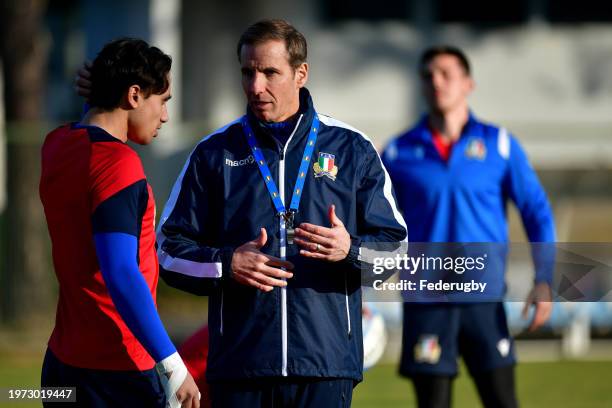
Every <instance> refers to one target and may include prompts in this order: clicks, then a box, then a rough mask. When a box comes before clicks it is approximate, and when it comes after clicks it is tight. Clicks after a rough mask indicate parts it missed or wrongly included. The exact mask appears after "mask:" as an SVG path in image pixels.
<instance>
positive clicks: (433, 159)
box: [383, 46, 555, 407]
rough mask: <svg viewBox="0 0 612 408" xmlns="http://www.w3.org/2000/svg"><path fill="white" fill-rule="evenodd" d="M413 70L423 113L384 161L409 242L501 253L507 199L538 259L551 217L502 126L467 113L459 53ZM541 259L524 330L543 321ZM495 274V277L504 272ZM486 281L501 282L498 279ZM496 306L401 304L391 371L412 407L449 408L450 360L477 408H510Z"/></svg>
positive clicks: (465, 73)
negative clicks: (398, 354)
mask: <svg viewBox="0 0 612 408" xmlns="http://www.w3.org/2000/svg"><path fill="white" fill-rule="evenodd" d="M419 71H420V72H419V74H420V77H421V82H422V89H423V94H424V97H425V100H426V102H427V105H428V108H429V111H428V113H427V115H425V116H424V117H423V118H422V119H421V121H420V122H419V123H418V124H417V125H416V126H415V127H414V128H412V129H410V130H409V131H407V132H406V133H404V134H402V135H401V136H399V137H398V138H396V139H394V140H393V141H392V142H391V143H390V144H389V145H388V147H387V148H386V149H385V151H384V154H383V161H384V163H385V165H386V166H387V168H388V169H389V174H390V176H391V179H392V180H393V185H394V187H395V189H396V191H397V197H398V201H399V203H400V208H401V209H402V210H403V214H404V216H405V217H406V222H407V224H408V230H409V231H410V241H411V242H415V243H425V242H431V243H462V244H468V245H469V243H498V244H491V247H494V248H496V247H500V246H502V245H504V243H506V242H507V240H508V232H507V220H506V205H507V202H508V201H509V200H511V201H513V202H514V203H515V205H516V206H517V208H518V210H519V212H520V215H521V217H522V220H523V224H524V226H525V229H526V232H527V235H528V238H529V240H530V241H531V242H532V243H535V244H534V245H532V248H534V254H537V253H539V252H540V250H539V249H538V248H540V249H542V247H543V249H544V250H543V251H542V253H544V252H547V251H548V250H549V249H552V246H553V245H552V244H553V243H554V241H555V227H554V221H553V216H552V211H551V208H550V205H549V203H548V199H547V198H546V193H545V192H544V190H543V188H542V186H541V185H540V182H539V181H538V178H537V175H536V173H535V172H534V170H533V168H532V167H531V166H530V164H529V162H528V160H527V156H526V155H525V152H524V151H523V149H522V147H521V146H520V144H519V143H518V141H517V140H516V139H515V138H514V137H513V136H511V135H510V134H509V133H508V132H507V131H506V130H505V129H503V128H499V127H497V126H493V125H490V124H487V123H484V122H482V121H480V120H479V119H477V118H476V117H475V116H474V114H473V113H471V112H470V110H469V107H468V103H467V98H468V95H469V94H470V93H471V92H472V90H473V88H474V81H473V79H472V77H471V74H470V65H469V62H468V59H467V57H466V56H465V54H464V53H463V52H462V51H461V50H459V49H458V48H455V47H448V46H441V47H434V48H431V49H428V50H426V51H425V52H424V53H423V56H422V58H421V61H420V64H419ZM499 243H502V244H499ZM435 245H436V244H431V245H430V246H431V247H432V248H433V247H435ZM468 245H466V246H468ZM547 246H548V247H547ZM437 248H441V246H438V247H437ZM504 254H505V252H504ZM502 257H503V256H502ZM497 260H498V261H500V264H502V265H504V264H505V257H503V259H501V258H500V259H496V260H494V259H490V261H497ZM548 261H549V259H547V258H546V257H543V258H542V259H538V257H537V256H534V264H535V267H536V274H535V280H534V287H533V289H532V291H531V293H530V294H529V296H528V299H527V302H526V304H525V311H524V312H525V313H526V312H527V310H528V308H529V307H530V306H531V305H532V304H535V313H534V317H533V320H532V322H531V326H530V329H531V330H534V329H536V328H537V327H539V326H541V325H542V324H543V323H544V322H546V320H547V319H548V318H549V316H550V311H551V303H550V285H551V283H552V269H550V268H549V266H550V263H549V262H548ZM487 272H489V271H487ZM495 272H499V274H500V275H503V267H502V268H500V270H498V271H493V273H495ZM489 278H491V277H489ZM493 279H498V280H500V281H503V276H499V277H497V278H493ZM502 286H503V285H502ZM421 299H425V298H421ZM501 300H502V299H501V298H500V299H499V302H489V303H485V302H478V301H473V302H470V301H469V298H468V299H465V300H464V302H463V303H427V302H425V303H417V302H414V303H411V302H406V303H404V329H403V345H402V358H401V365H400V372H401V374H403V375H405V376H408V377H410V378H411V379H412V381H413V384H414V387H415V390H416V394H417V399H418V405H419V407H449V406H450V404H451V388H452V380H453V378H454V377H455V376H456V375H457V357H458V355H459V354H461V355H462V356H463V359H464V361H465V363H466V365H467V367H468V370H469V372H470V374H471V375H472V377H473V378H474V381H475V383H476V386H477V388H478V392H479V394H480V397H481V400H482V402H483V404H484V405H485V406H486V407H516V406H517V402H516V396H515V385H514V364H515V358H514V346H513V343H512V339H511V336H510V334H509V332H508V327H507V324H506V315H505V311H504V306H503V303H502V302H501Z"/></svg>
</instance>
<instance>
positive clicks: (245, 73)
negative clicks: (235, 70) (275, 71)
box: [241, 68, 253, 78]
mask: <svg viewBox="0 0 612 408" xmlns="http://www.w3.org/2000/svg"><path fill="white" fill-rule="evenodd" d="M241 71H242V76H243V77H244V78H251V77H252V76H253V70H252V69H248V68H242V70H241Z"/></svg>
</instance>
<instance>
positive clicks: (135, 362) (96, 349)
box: [40, 124, 159, 370]
mask: <svg viewBox="0 0 612 408" xmlns="http://www.w3.org/2000/svg"><path fill="white" fill-rule="evenodd" d="M40 197H41V200H42V203H43V206H44V209H45V215H46V218H47V224H48V228H49V234H50V236H51V243H52V248H53V249H52V254H53V263H54V267H55V273H56V275H57V279H58V281H59V301H58V306H57V315H56V323H55V328H54V330H53V333H52V334H51V338H50V339H49V348H50V349H51V351H52V352H53V353H54V354H55V355H56V356H57V358H59V359H60V361H62V362H63V363H65V364H69V365H72V366H76V367H83V368H91V369H107V370H148V369H151V368H153V366H154V364H155V362H154V360H153V359H152V358H151V356H150V355H149V353H148V352H147V351H146V350H145V348H144V347H143V346H142V345H141V343H140V342H139V341H138V339H137V338H136V337H135V336H134V334H133V333H132V332H131V331H130V329H129V328H128V327H127V325H126V323H125V321H124V319H122V317H121V315H120V314H119V312H118V311H117V308H116V307H115V304H114V303H113V300H112V299H111V296H110V295H109V291H108V289H107V285H106V284H105V281H104V278H103V276H102V273H101V271H100V266H99V263H98V258H97V254H96V247H95V244H94V239H93V237H94V234H98V233H123V234H129V235H132V236H135V237H136V238H137V241H138V245H137V248H138V250H137V255H136V256H137V262H138V269H139V271H140V273H141V274H142V277H143V278H144V281H145V282H146V286H147V287H148V290H149V291H150V294H151V297H152V299H153V302H155V298H156V295H155V294H156V290H157V281H158V276H159V272H158V263H157V256H156V252H155V234H154V228H155V226H154V222H155V203H154V198H153V192H152V190H151V187H150V185H149V184H148V183H147V181H146V177H145V174H144V170H143V168H142V163H141V161H140V159H139V157H138V155H137V154H136V152H135V151H134V150H132V149H131V148H130V147H129V146H128V145H127V144H125V143H123V142H122V141H121V140H119V139H117V138H114V137H113V136H111V135H109V134H108V133H106V132H105V131H104V130H102V129H100V128H96V127H79V126H77V125H75V124H72V125H66V126H62V127H60V128H58V129H56V130H54V131H52V132H51V133H50V134H49V135H48V136H47V138H46V140H45V142H44V145H43V148H42V174H41V182H40Z"/></svg>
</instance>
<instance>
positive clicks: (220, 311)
mask: <svg viewBox="0 0 612 408" xmlns="http://www.w3.org/2000/svg"><path fill="white" fill-rule="evenodd" d="M219 322H220V323H219V334H221V336H223V289H221V308H220V309H219Z"/></svg>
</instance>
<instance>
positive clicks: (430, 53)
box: [419, 45, 471, 76]
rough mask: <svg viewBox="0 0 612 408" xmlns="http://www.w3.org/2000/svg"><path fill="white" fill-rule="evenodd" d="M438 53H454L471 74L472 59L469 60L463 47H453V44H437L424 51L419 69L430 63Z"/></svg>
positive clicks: (464, 68)
mask: <svg viewBox="0 0 612 408" xmlns="http://www.w3.org/2000/svg"><path fill="white" fill-rule="evenodd" d="M438 55H452V56H453V57H455V58H457V60H458V61H459V64H460V65H461V67H462V68H463V70H464V71H465V73H466V74H467V75H468V76H470V75H471V70H470V61H469V60H468V58H467V56H466V55H465V53H464V52H463V51H462V50H461V49H459V48H457V47H453V46H452V45H436V46H434V47H430V48H427V49H426V50H425V51H423V54H421V60H420V62H419V71H422V70H423V68H424V67H425V65H427V64H429V63H430V62H431V60H433V59H434V58H436V57H437V56H438Z"/></svg>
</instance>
